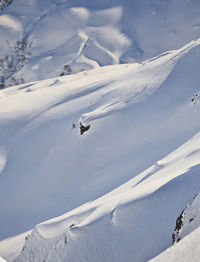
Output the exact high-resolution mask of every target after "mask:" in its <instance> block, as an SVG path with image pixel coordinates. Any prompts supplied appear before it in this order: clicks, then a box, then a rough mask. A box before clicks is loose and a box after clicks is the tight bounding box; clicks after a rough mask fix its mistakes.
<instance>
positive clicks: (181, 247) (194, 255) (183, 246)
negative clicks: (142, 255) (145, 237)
mask: <svg viewBox="0 0 200 262" xmlns="http://www.w3.org/2000/svg"><path fill="white" fill-rule="evenodd" d="M199 239H200V228H199V227H198V228H197V229H196V230H195V231H193V232H192V233H191V234H189V235H188V236H186V237H185V238H184V239H182V240H181V241H180V242H178V243H177V244H175V245H174V246H172V247H171V248H169V249H167V250H166V251H165V252H163V253H162V254H160V255H159V256H157V257H156V258H154V259H152V260H150V261H149V262H168V261H170V262H188V261H190V262H198V261H199V257H200V246H199Z"/></svg>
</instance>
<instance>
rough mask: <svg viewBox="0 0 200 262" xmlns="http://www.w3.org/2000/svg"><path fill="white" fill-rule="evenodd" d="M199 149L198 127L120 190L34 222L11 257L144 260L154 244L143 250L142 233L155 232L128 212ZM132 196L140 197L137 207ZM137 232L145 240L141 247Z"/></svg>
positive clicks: (182, 169)
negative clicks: (19, 248)
mask: <svg viewBox="0 0 200 262" xmlns="http://www.w3.org/2000/svg"><path fill="white" fill-rule="evenodd" d="M199 152H200V133H199V134H197V135H196V136H194V137H193V138H192V139H191V140H189V141H188V142H187V143H185V144H184V145H182V146H181V147H180V148H178V149H177V150H175V151H174V152H172V153H171V154H170V155H168V156H167V157H165V158H164V159H162V160H160V161H158V162H157V163H156V164H155V165H154V166H153V167H151V168H150V169H147V170H146V171H144V172H143V173H141V174H139V175H138V176H136V177H135V178H133V179H132V180H130V181H128V182H127V183H126V184H124V185H122V186H121V187H120V190H119V189H116V190H114V191H113V192H111V193H109V194H108V195H105V196H103V197H102V198H99V199H97V200H95V201H93V202H91V203H88V204H86V205H83V206H81V207H79V208H77V209H75V210H73V211H71V212H68V213H66V214H65V215H63V216H62V217H58V218H56V219H53V220H50V221H47V222H44V223H42V224H39V225H37V226H36V227H35V229H34V230H33V232H32V233H31V235H30V237H29V238H28V240H26V241H25V244H24V247H23V251H22V253H21V255H20V256H19V257H18V258H16V259H15V260H14V261H16V262H17V261H30V262H31V261H55V260H56V261H66V260H70V261H77V260H78V261H93V260H95V261H102V259H104V260H105V261H110V260H111V258H112V259H113V258H114V259H115V261H122V260H123V259H124V260H125V261H132V259H133V257H134V261H146V259H148V258H150V257H152V256H153V255H155V254H156V252H155V251H154V250H151V252H149V253H148V252H146V245H148V244H147V243H146V241H145V240H146V234H148V238H149V237H151V239H152V241H154V238H155V237H154V236H153V235H152V233H153V232H151V230H150V229H149V228H148V226H146V228H144V229H143V225H142V226H141V225H140V224H139V223H135V217H136V215H135V214H134V213H135V212H138V211H139V209H140V208H144V206H145V205H144V203H145V202H148V197H149V196H150V195H153V194H154V193H156V192H158V190H159V189H161V188H162V187H163V186H166V185H167V184H168V183H169V182H170V181H172V180H174V179H175V178H177V177H178V176H180V175H183V174H184V173H187V172H188V171H189V170H190V169H191V168H192V167H194V166H196V165H199V164H200V153H199ZM155 167H156V168H155ZM136 180H137V183H135V182H136ZM177 190H178V189H177ZM138 200H143V201H142V202H143V203H141V204H140V206H139V207H138V206H137V201H138ZM159 201H160V200H158V202H159ZM160 202H161V201H160ZM160 208H161V206H160ZM127 216H128V217H127ZM148 219H149V220H151V219H152V218H151V217H147V220H148ZM151 223H153V221H151ZM136 227H137V230H136ZM143 230H144V232H143ZM136 232H138V233H137V234H135V233H136ZM138 237H140V238H141V239H143V240H144V241H145V242H144V246H143V248H142V250H141V251H139V250H138V249H137V248H139V247H138V245H137V241H138ZM116 245H117V246H116ZM135 246H137V248H136V247H135ZM150 246H151V245H150ZM130 248H132V250H130ZM87 252H88V254H87ZM144 253H145V255H144ZM132 256H133V257H132ZM168 261H169V260H168Z"/></svg>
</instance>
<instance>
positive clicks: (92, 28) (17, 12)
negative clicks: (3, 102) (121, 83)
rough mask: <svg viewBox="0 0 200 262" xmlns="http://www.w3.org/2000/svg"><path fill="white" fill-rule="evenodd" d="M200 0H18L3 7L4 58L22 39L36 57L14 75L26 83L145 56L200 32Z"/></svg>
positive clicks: (0, 22) (174, 46)
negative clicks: (29, 45) (68, 69)
mask: <svg viewBox="0 0 200 262" xmlns="http://www.w3.org/2000/svg"><path fill="white" fill-rule="evenodd" d="M199 13H200V3H199V1H198V0H195V1H190V0H185V1H183V0H174V1H167V2H166V1H163V0H143V1H138V0H123V1H120V0H111V1H108V0H101V1H93V0H84V1H82V0H75V1H69V0H45V1H40V0H29V1H25V0H13V1H12V3H11V4H10V5H9V6H8V7H7V8H5V9H4V10H3V11H1V12H0V39H1V43H0V47H1V48H0V57H1V58H3V57H5V56H6V55H9V54H10V53H12V50H13V49H14V46H15V43H16V41H17V40H25V41H28V42H32V49H31V54H32V55H31V58H30V59H29V61H28V62H27V63H26V65H25V66H24V67H22V68H21V67H20V68H19V69H18V72H17V73H15V74H14V77H15V78H16V79H20V78H23V79H24V81H25V82H29V81H36V80H42V79H46V78H50V77H56V76H59V75H60V74H61V73H62V72H63V66H64V65H68V66H70V68H71V69H72V72H73V73H76V72H80V71H82V70H88V69H92V68H97V67H99V66H105V65H112V64H118V63H127V62H131V61H132V62H133V61H141V60H145V59H148V58H151V57H153V56H156V55H159V54H160V53H162V52H165V51H167V50H170V49H177V48H180V47H181V46H183V45H184V44H186V43H187V42H189V41H191V40H193V39H197V38H199V37H200V18H199Z"/></svg>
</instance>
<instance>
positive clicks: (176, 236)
mask: <svg viewBox="0 0 200 262" xmlns="http://www.w3.org/2000/svg"><path fill="white" fill-rule="evenodd" d="M199 226H200V194H197V195H196V196H195V197H194V198H193V200H192V202H190V203H189V204H188V205H187V206H186V207H185V208H184V210H183V211H182V212H181V214H180V216H179V217H178V218H177V220H176V227H175V230H174V232H173V235H172V236H173V242H174V243H177V242H178V241H180V240H181V239H182V238H183V237H185V236H187V235H188V234H189V233H191V232H192V231H193V230H195V229H196V228H197V227H199Z"/></svg>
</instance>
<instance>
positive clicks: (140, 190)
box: [0, 39, 200, 262]
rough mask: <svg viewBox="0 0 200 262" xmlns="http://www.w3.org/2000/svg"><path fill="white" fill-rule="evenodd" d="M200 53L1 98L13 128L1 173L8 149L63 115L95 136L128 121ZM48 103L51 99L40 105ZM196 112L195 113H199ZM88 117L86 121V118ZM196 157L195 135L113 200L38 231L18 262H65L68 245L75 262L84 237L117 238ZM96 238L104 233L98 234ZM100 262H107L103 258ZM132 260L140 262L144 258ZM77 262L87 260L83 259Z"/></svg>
mask: <svg viewBox="0 0 200 262" xmlns="http://www.w3.org/2000/svg"><path fill="white" fill-rule="evenodd" d="M198 45H200V40H199V39H198V40H196V41H193V42H191V43H189V44H187V45H186V46H184V47H183V48H181V49H179V50H175V51H171V52H167V53H165V54H163V55H160V56H158V57H156V58H154V59H150V60H148V61H146V62H144V63H143V64H130V65H128V64H127V65H117V66H108V67H102V68H98V69H95V70H91V71H88V72H82V73H79V74H77V75H71V76H66V77H62V78H55V79H48V80H44V81H42V82H35V83H30V84H24V85H20V86H16V87H12V88H9V89H7V90H2V91H1V93H0V94H1V104H0V112H1V113H0V123H1V128H3V127H4V126H5V127H6V128H7V127H9V129H10V131H9V133H8V134H7V140H5V141H6V142H5V143H4V145H3V146H2V147H1V148H0V168H1V171H3V172H6V169H5V164H6V161H7V158H8V160H9V156H11V152H10V148H9V147H10V144H11V145H12V143H13V142H12V141H15V139H16V141H18V140H19V139H20V136H22V139H23V136H25V135H26V134H30V135H31V134H32V133H31V132H33V133H34V132H35V130H37V128H38V127H42V126H44V125H45V124H46V123H48V122H50V121H54V120H55V118H56V117H57V116H59V113H60V112H62V114H63V115H61V116H60V117H61V119H66V118H67V117H69V119H70V121H71V123H76V124H77V125H78V122H79V121H82V122H83V123H85V124H90V125H91V129H90V130H92V129H93V128H94V127H95V124H96V123H98V121H100V120H102V119H103V120H104V121H105V120H106V119H107V117H108V116H111V115H112V116H113V115H115V113H117V112H118V113H120V112H122V113H123V112H124V110H128V109H129V108H131V104H132V105H133V104H135V103H139V102H140V103H141V104H142V102H144V101H145V100H148V97H151V95H152V94H153V93H155V91H157V89H158V88H159V87H160V86H161V85H162V84H163V83H164V81H165V80H166V78H167V77H168V76H169V75H170V73H171V71H172V70H173V68H174V67H175V66H176V63H177V62H178V60H179V59H180V58H181V57H182V56H183V55H184V54H186V53H187V52H188V51H190V50H191V49H192V48H194V47H195V46H198ZM97 76H98V77H97ZM27 90H28V92H27ZM44 97H45V98H46V99H43V98H44ZM63 108H64V109H65V110H64V111H63ZM73 108H76V112H74V111H73ZM188 108H189V107H183V110H185V112H184V111H183V112H182V114H186V113H187V110H189V109H188ZM196 110H198V105H197V107H196ZM83 111H84V112H85V113H82V112H83ZM177 114H178V116H179V115H180V112H177ZM174 117H175V116H174ZM13 121H14V122H17V123H18V125H17V131H16V126H14V127H13V129H12V122H13ZM170 121H172V119H169V120H168V121H167V122H165V123H164V124H163V125H162V126H160V127H159V129H160V130H163V129H165V128H164V127H165V126H169V122H170ZM9 123H10V126H9ZM159 129H158V130H153V131H152V132H149V134H147V135H146V136H145V137H143V138H142V139H141V140H140V141H139V143H141V144H143V143H145V142H146V141H147V140H149V139H150V137H153V136H155V134H158V133H159V131H160V130H159ZM90 130H89V133H88V134H87V133H86V134H84V135H83V139H88V138H89V137H90V136H91V137H92V134H93V133H92V131H90ZM72 131H73V130H71V131H68V133H67V135H68V136H69V137H70V138H72ZM76 137H77V136H76ZM20 141H21V140H19V143H20ZM74 142H75V140H74ZM57 143H59V140H57ZM79 143H80V141H79ZM58 145H59V144H58ZM136 146H137V144H133V145H129V146H127V147H126V148H125V149H123V148H122V149H121V150H120V153H116V154H114V155H113V156H110V158H109V162H107V163H106V161H104V162H103V163H104V165H101V164H100V163H99V164H98V166H97V167H98V168H97V169H96V175H97V173H98V172H101V171H103V170H106V168H108V167H109V166H110V167H112V165H113V163H115V164H116V162H118V161H119V159H122V158H123V157H124V156H125V155H126V154H128V153H129V152H131V151H133V148H136ZM11 148H12V147H11ZM54 148H56V146H55V145H54V147H53V148H51V149H50V151H49V152H48V154H49V155H51V151H52V152H53V150H54ZM58 148H59V147H58ZM5 152H6V153H5ZM55 152H56V151H55ZM199 152H200V133H197V134H196V135H195V136H193V137H192V138H191V139H190V140H189V141H188V142H186V143H185V144H183V145H182V146H180V147H178V148H177V149H176V150H175V151H173V152H172V153H170V154H169V155H167V156H166V157H164V158H163V159H161V160H159V161H157V162H156V163H155V164H154V165H152V166H151V167H150V168H148V169H146V170H145V171H143V172H141V173H139V174H138V175H136V176H135V177H133V178H132V179H130V180H129V181H128V182H126V183H124V184H122V185H121V186H119V187H117V188H116V189H114V190H112V191H111V192H110V193H107V194H105V195H103V196H102V197H100V198H97V199H96V200H94V201H92V202H88V203H86V204H84V205H81V206H79V207H78V208H75V209H73V210H71V211H69V212H68V213H66V214H65V215H63V216H60V217H57V218H55V219H51V220H49V221H46V222H44V223H41V224H39V225H37V226H36V227H35V228H34V229H33V231H32V233H31V234H30V236H29V237H28V239H27V240H26V241H25V244H24V245H25V246H24V250H23V252H22V253H21V254H20V256H19V257H17V258H16V259H14V261H16V262H17V261H20V262H22V261H30V262H31V261H43V260H45V261H49V262H50V261H56V260H57V261H64V260H65V251H64V250H65V249H66V243H68V245H69V246H70V247H71V248H72V251H71V252H70V251H67V252H69V253H68V255H67V256H69V258H71V259H72V258H73V248H74V247H76V243H77V245H80V243H79V241H81V238H82V234H83V235H84V232H85V234H86V238H87V241H90V235H89V236H87V232H88V234H91V232H92V231H90V230H89V229H91V230H92V229H93V228H95V227H97V228H98V227H100V228H101V227H102V230H104V229H105V227H106V226H109V228H111V229H109V230H115V229H114V228H115V226H116V225H119V224H121V225H124V226H125V225H126V224H123V223H125V222H123V221H124V219H125V218H123V216H122V215H121V212H122V211H121V210H124V209H126V208H128V207H129V206H133V205H137V202H138V201H143V200H144V201H145V199H147V201H148V198H149V197H151V196H154V194H156V193H157V192H159V191H160V190H162V188H164V187H165V186H167V185H168V184H170V182H171V181H174V180H176V179H177V178H178V177H180V176H183V175H184V174H187V173H189V172H190V170H192V169H193V168H194V167H196V166H198V165H199V164H200V160H199V159H200V153H199ZM47 160H48V157H47ZM47 163H48V162H47ZM44 170H45V169H44ZM2 174H3V173H2ZM93 175H94V177H95V176H96V175H95V174H94V173H92V175H91V176H93ZM91 176H90V177H91ZM126 219H127V218H126ZM141 227H142V225H141ZM98 230H100V231H99V232H101V229H98ZM98 230H97V234H98ZM141 230H142V231H143V232H140V234H139V237H140V238H142V237H143V235H145V234H146V231H148V230H149V229H146V228H145V226H144V228H143V229H142V228H141ZM89 232H90V233H89ZM136 233H137V232H136ZM104 234H105V237H106V238H108V235H106V233H103V234H102V237H104ZM79 237H80V240H79ZM99 237H100V236H99ZM76 241H78V242H76ZM85 241H86V240H85ZM87 241H86V245H87ZM106 241H107V240H106ZM73 243H74V244H73ZM106 243H107V242H106ZM73 245H75V246H73ZM88 245H90V246H91V243H89V242H88ZM96 245H98V244H96ZM0 246H1V245H0ZM0 250H1V249H0ZM81 250H82V249H81ZM103 250H104V251H105V250H106V248H105V247H104V248H103ZM160 250H161V248H160V249H159V251H160ZM18 252H19V250H18ZM81 252H82V251H81ZM105 252H106V251H105ZM152 254H153V253H152ZM155 254H156V253H154V255H155ZM76 256H79V254H78V253H77V254H76V255H74V259H77V257H76ZM80 256H81V253H80ZM149 256H151V254H150V255H149ZM5 257H6V259H8V260H9V259H10V258H9V255H7V256H5ZM147 257H148V256H147ZM99 259H100V260H101V259H102V258H101V257H99ZM107 259H109V257H107ZM119 259H122V257H120V256H119ZM135 259H136V261H139V260H138V259H139V257H138V258H135ZM9 261H10V260H9ZM80 261H88V260H87V258H85V257H84V258H82V260H80ZM97 261H99V260H97Z"/></svg>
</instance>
